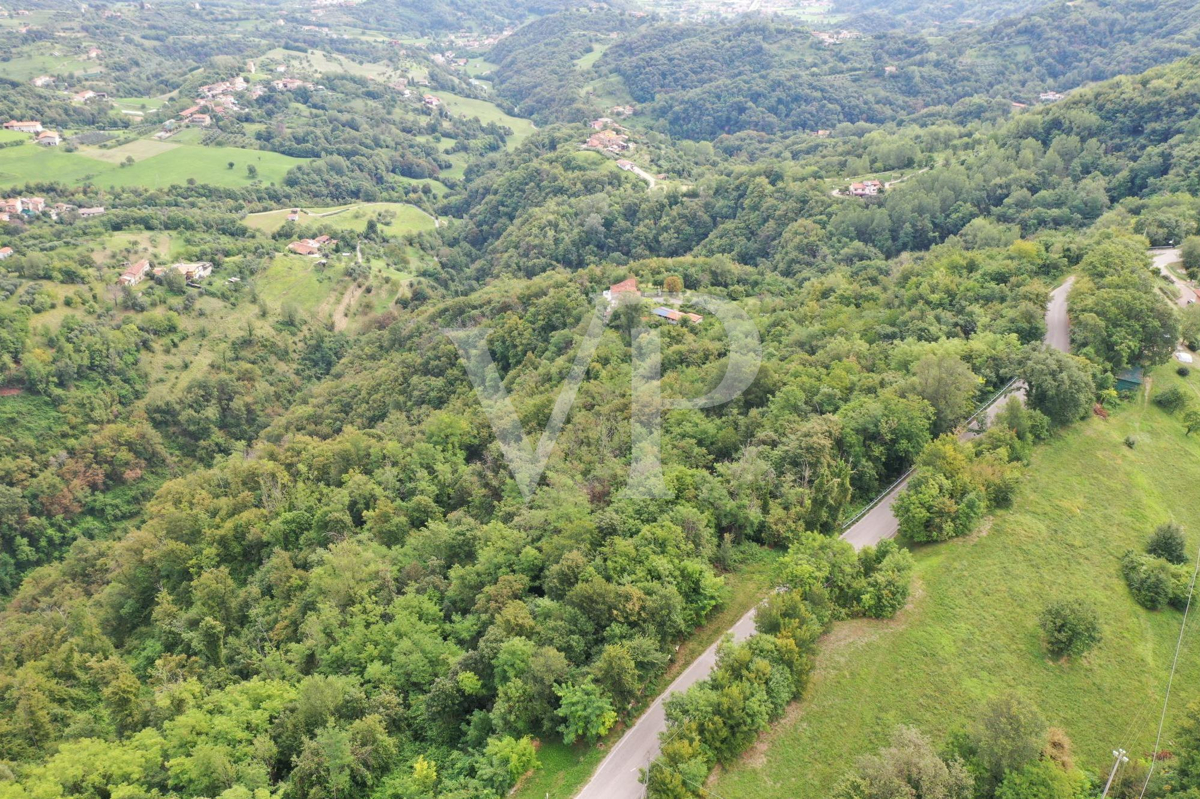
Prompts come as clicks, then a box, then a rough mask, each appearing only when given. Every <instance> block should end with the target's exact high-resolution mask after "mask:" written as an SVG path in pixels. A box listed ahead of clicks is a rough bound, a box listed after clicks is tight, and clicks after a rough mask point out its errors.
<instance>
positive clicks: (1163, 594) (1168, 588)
mask: <svg viewBox="0 0 1200 799" xmlns="http://www.w3.org/2000/svg"><path fill="white" fill-rule="evenodd" d="M1121 575H1122V576H1123V577H1124V578H1125V583H1126V584H1127V585H1128V586H1129V590H1130V592H1131V593H1132V594H1133V598H1134V599H1135V600H1137V603H1138V604H1139V605H1141V606H1142V607H1144V608H1146V609H1147V610H1158V609H1160V608H1162V607H1163V606H1164V605H1171V606H1173V607H1176V608H1180V609H1182V608H1183V606H1184V604H1185V603H1186V602H1187V589H1188V582H1189V577H1190V575H1189V574H1188V572H1187V569H1185V568H1183V567H1181V566H1173V565H1171V564H1170V563H1168V562H1167V561H1165V560H1163V559H1162V558H1156V557H1153V556H1151V555H1141V554H1138V553H1137V552H1134V551H1132V550H1130V551H1129V552H1126V553H1125V555H1124V556H1123V557H1122V558H1121Z"/></svg>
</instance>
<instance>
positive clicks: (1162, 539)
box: [1146, 522, 1188, 564]
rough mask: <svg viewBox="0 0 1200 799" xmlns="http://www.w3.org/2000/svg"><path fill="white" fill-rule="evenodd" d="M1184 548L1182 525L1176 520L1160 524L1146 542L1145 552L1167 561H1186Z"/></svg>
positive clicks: (1176, 562)
mask: <svg viewBox="0 0 1200 799" xmlns="http://www.w3.org/2000/svg"><path fill="white" fill-rule="evenodd" d="M1184 548H1185V541H1184V538H1183V527H1181V526H1180V525H1179V524H1178V523H1177V522H1166V523H1164V524H1160V525H1159V526H1158V528H1157V529H1156V530H1155V531H1154V532H1153V533H1151V534H1150V539H1149V540H1148V541H1147V542H1146V552H1147V554H1150V555H1153V556H1154V557H1156V558H1162V559H1163V560H1165V561H1167V562H1168V563H1175V564H1180V563H1187V559H1188V558H1187V553H1186V552H1185V551H1184Z"/></svg>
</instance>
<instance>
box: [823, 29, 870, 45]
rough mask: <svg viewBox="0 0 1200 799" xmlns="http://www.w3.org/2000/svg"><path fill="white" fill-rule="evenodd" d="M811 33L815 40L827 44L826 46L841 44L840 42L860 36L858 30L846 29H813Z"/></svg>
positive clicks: (859, 37)
mask: <svg viewBox="0 0 1200 799" xmlns="http://www.w3.org/2000/svg"><path fill="white" fill-rule="evenodd" d="M812 35H813V37H814V38H815V39H816V40H817V41H819V42H821V43H822V44H824V45H827V46H833V45H835V44H841V43H842V42H848V41H850V40H851V39H861V38H862V34H861V33H859V32H858V31H847V30H841V31H813V32H812Z"/></svg>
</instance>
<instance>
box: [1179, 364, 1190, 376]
mask: <svg viewBox="0 0 1200 799" xmlns="http://www.w3.org/2000/svg"><path fill="white" fill-rule="evenodd" d="M1191 373H1192V370H1191V369H1189V368H1187V367H1186V366H1181V367H1179V368H1178V369H1176V370H1175V374H1177V375H1179V376H1180V377H1187V376H1188V375H1190V374H1191Z"/></svg>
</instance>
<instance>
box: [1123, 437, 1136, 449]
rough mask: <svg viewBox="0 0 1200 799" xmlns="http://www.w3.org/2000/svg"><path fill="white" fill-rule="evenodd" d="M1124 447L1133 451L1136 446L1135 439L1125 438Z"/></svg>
mask: <svg viewBox="0 0 1200 799" xmlns="http://www.w3.org/2000/svg"><path fill="white" fill-rule="evenodd" d="M1125 446H1127V447H1129V448H1130V449H1133V448H1134V447H1136V446H1137V439H1136V438H1134V437H1133V436H1125Z"/></svg>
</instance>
